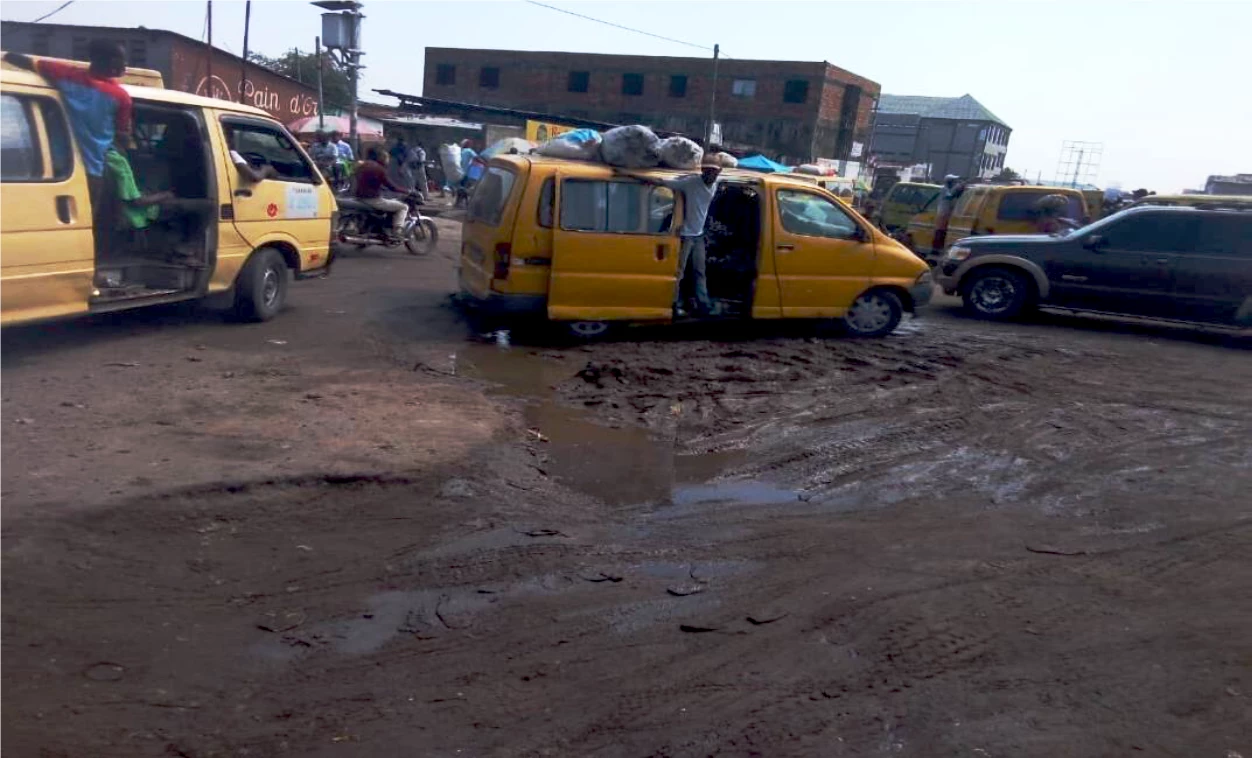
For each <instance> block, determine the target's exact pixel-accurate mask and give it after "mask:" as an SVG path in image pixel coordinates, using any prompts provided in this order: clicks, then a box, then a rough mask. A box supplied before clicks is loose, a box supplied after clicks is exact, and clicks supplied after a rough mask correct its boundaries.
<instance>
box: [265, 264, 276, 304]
mask: <svg viewBox="0 0 1252 758" xmlns="http://www.w3.org/2000/svg"><path fill="white" fill-rule="evenodd" d="M278 286H279V284H278V272H277V271H275V270H274V269H272V268H267V269H265V278H264V279H263V280H262V281H261V299H262V300H264V301H265V304H266V305H267V306H272V305H274V302H275V301H276V300H278Z"/></svg>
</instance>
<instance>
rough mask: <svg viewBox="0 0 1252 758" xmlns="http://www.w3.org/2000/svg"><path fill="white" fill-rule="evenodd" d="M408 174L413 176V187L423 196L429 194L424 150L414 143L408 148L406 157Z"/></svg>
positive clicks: (418, 143)
mask: <svg viewBox="0 0 1252 758" xmlns="http://www.w3.org/2000/svg"><path fill="white" fill-rule="evenodd" d="M407 162H408V164H409V173H410V174H412V175H413V185H414V186H415V187H416V188H417V191H418V192H420V193H422V195H423V196H425V195H426V193H428V192H430V183H429V181H428V180H427V178H426V148H424V147H422V143H420V142H416V143H414V144H413V147H411V148H409V154H408V157H407Z"/></svg>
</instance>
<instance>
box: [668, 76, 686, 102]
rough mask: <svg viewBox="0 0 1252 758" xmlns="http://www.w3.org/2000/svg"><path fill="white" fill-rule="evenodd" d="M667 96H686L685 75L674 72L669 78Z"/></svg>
mask: <svg viewBox="0 0 1252 758" xmlns="http://www.w3.org/2000/svg"><path fill="white" fill-rule="evenodd" d="M669 96H670V97H686V96H687V75H686V74H674V75H673V76H671V77H670V78H669Z"/></svg>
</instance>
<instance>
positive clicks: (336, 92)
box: [248, 48, 352, 111]
mask: <svg viewBox="0 0 1252 758" xmlns="http://www.w3.org/2000/svg"><path fill="white" fill-rule="evenodd" d="M248 60H249V61H251V62H252V63H255V64H257V65H258V66H264V67H265V68H268V69H269V70H270V71H273V72H274V73H276V74H282V75H283V76H286V77H288V78H291V79H295V80H296V81H298V82H301V83H303V84H307V85H309V86H310V87H317V54H316V53H311V52H304V51H302V50H297V49H294V48H293V49H291V50H288V51H287V52H285V53H283V54H282V55H280V56H278V57H277V58H271V57H269V56H268V55H262V54H261V53H248ZM322 65H323V69H322V109H323V111H328V110H332V109H344V108H348V107H349V106H350V105H351V104H352V84H351V82H350V81H349V79H348V71H347V69H345V68H344V67H342V66H340V65H339V64H338V63H337V62H335V59H334V58H332V57H331V56H330V54H329V53H325V52H323V53H322Z"/></svg>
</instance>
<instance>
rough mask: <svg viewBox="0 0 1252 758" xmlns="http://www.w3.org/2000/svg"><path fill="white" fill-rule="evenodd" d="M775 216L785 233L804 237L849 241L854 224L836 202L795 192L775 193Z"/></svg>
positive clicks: (855, 230) (854, 231)
mask: <svg viewBox="0 0 1252 758" xmlns="http://www.w3.org/2000/svg"><path fill="white" fill-rule="evenodd" d="M778 215H779V219H780V221H781V222H782V227H783V229H784V230H786V231H787V232H789V233H791V234H799V235H803V236H805V237H826V238H828V239H851V238H852V237H853V236H855V235H856V233H857V225H856V222H855V221H853V220H852V217H851V216H849V215H848V214H847V213H845V212H844V210H843V209H842V208H840V207H838V206H837V205H836V204H835V203H833V202H831V201H830V200H827V199H826V198H824V197H822V196H821V195H814V194H813V193H811V192H801V191H798V190H778Z"/></svg>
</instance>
